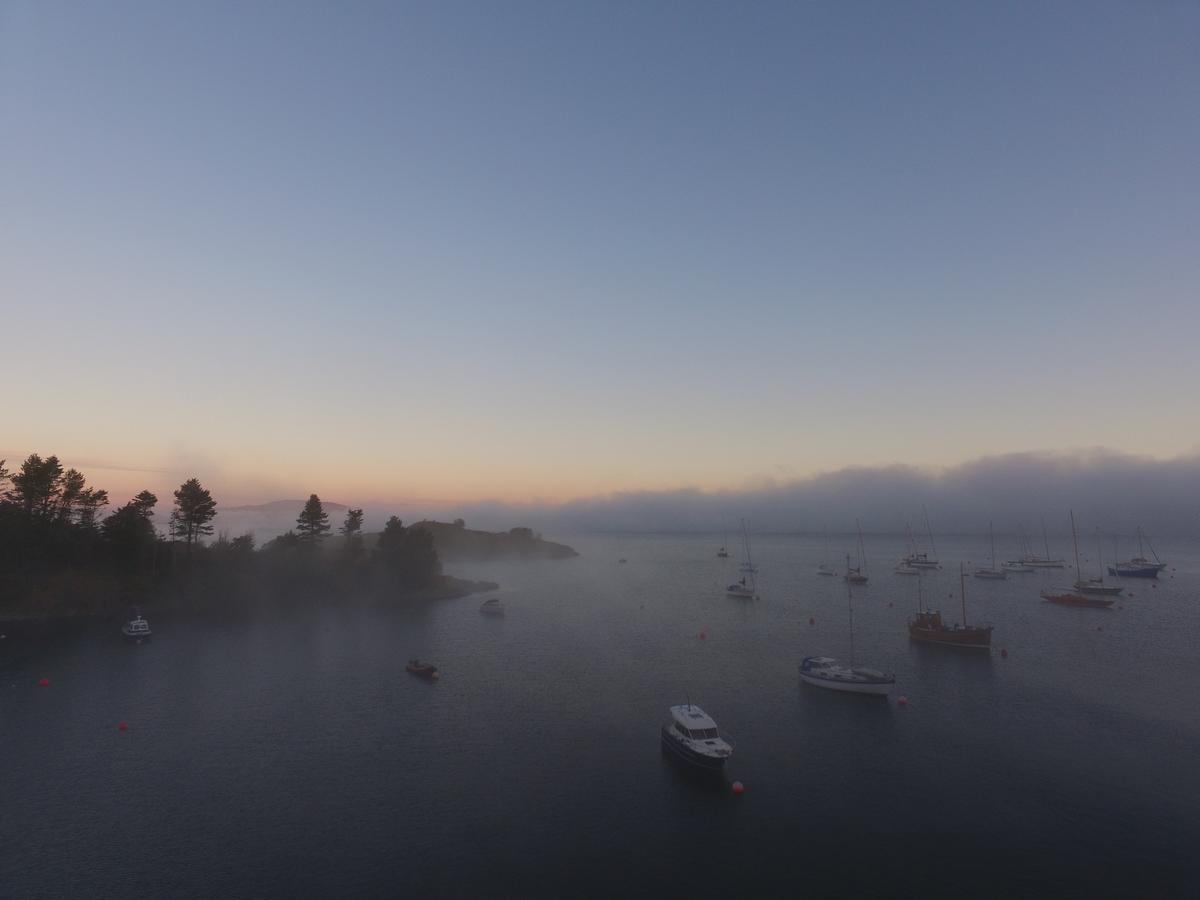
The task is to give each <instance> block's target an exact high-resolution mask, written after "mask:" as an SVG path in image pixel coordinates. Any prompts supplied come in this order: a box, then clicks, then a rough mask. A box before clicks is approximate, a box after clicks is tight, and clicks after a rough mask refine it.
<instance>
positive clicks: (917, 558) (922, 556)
mask: <svg viewBox="0 0 1200 900" xmlns="http://www.w3.org/2000/svg"><path fill="white" fill-rule="evenodd" d="M921 512H922V513H923V514H924V516H925V531H926V532H927V533H928V534H929V552H928V553H922V552H919V551H918V550H917V549H916V541H913V552H912V553H910V554H909V555H908V557H907V558H906V559H905V560H904V562H905V563H906V564H907V565H909V566H912V567H913V568H915V569H940V568H941V567H942V564H941V563H940V562H938V558H937V547H936V546H934V543H933V526H932V525H931V524H930V523H929V510H928V509H926V508H925V506H924V504H922V505H921ZM909 538H910V539H911V538H912V529H911V528H910V529H909Z"/></svg>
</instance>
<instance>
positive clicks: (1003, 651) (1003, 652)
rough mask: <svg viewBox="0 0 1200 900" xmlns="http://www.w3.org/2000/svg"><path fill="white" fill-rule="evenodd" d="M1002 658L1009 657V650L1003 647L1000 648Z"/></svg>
mask: <svg viewBox="0 0 1200 900" xmlns="http://www.w3.org/2000/svg"><path fill="white" fill-rule="evenodd" d="M1000 658H1001V659H1008V651H1007V650H1005V649H1004V648H1003V647H1002V648H1001V649H1000Z"/></svg>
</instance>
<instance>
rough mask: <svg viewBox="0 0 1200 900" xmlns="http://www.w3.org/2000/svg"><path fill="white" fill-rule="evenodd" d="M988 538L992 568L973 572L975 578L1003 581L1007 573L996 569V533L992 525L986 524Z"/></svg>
mask: <svg viewBox="0 0 1200 900" xmlns="http://www.w3.org/2000/svg"><path fill="white" fill-rule="evenodd" d="M988 536H989V537H990V538H991V541H992V566H991V568H980V569H976V570H975V577H976V578H987V579H991V580H993V581H1003V580H1004V579H1006V578H1008V573H1007V572H1006V571H1004V570H1003V569H999V568H997V567H996V532H995V531H994V530H993V528H992V523H991V522H988Z"/></svg>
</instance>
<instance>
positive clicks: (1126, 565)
mask: <svg viewBox="0 0 1200 900" xmlns="http://www.w3.org/2000/svg"><path fill="white" fill-rule="evenodd" d="M1143 540H1144V542H1145V544H1147V545H1149V547H1150V553H1151V555H1152V556H1153V557H1154V560H1153V561H1151V560H1149V559H1147V558H1146V550H1145V547H1143V546H1142V544H1143ZM1137 542H1138V555H1137V556H1135V557H1133V558H1132V559H1127V560H1125V561H1124V562H1118V563H1115V564H1114V565H1111V566H1109V567H1108V574H1109V575H1116V576H1118V577H1120V578H1157V577H1158V573H1159V572H1161V571H1162V570H1163V569H1165V568H1166V567H1167V564H1166V563H1165V562H1163V561H1162V560H1161V559H1159V558H1158V554H1157V553H1155V551H1154V545H1153V544H1151V543H1150V538H1149V537H1148V536H1147V535H1145V534H1144V533H1143V532H1142V526H1141V525H1139V526H1138V527H1137Z"/></svg>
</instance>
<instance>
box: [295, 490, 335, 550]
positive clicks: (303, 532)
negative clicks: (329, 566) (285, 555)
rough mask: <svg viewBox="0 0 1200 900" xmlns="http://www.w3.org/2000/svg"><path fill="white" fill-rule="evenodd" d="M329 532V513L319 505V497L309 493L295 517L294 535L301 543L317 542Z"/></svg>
mask: <svg viewBox="0 0 1200 900" xmlns="http://www.w3.org/2000/svg"><path fill="white" fill-rule="evenodd" d="M328 534H329V513H327V512H325V508H324V507H322V506H321V498H320V497H318V496H317V495H316V494H309V496H308V502H307V503H305V504H304V509H302V510H300V516H299V517H298V518H297V519H296V537H297V538H299V539H300V543H302V544H317V543H318V542H320V541H321V540H322V539H323V538H325V537H327V536H328Z"/></svg>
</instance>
